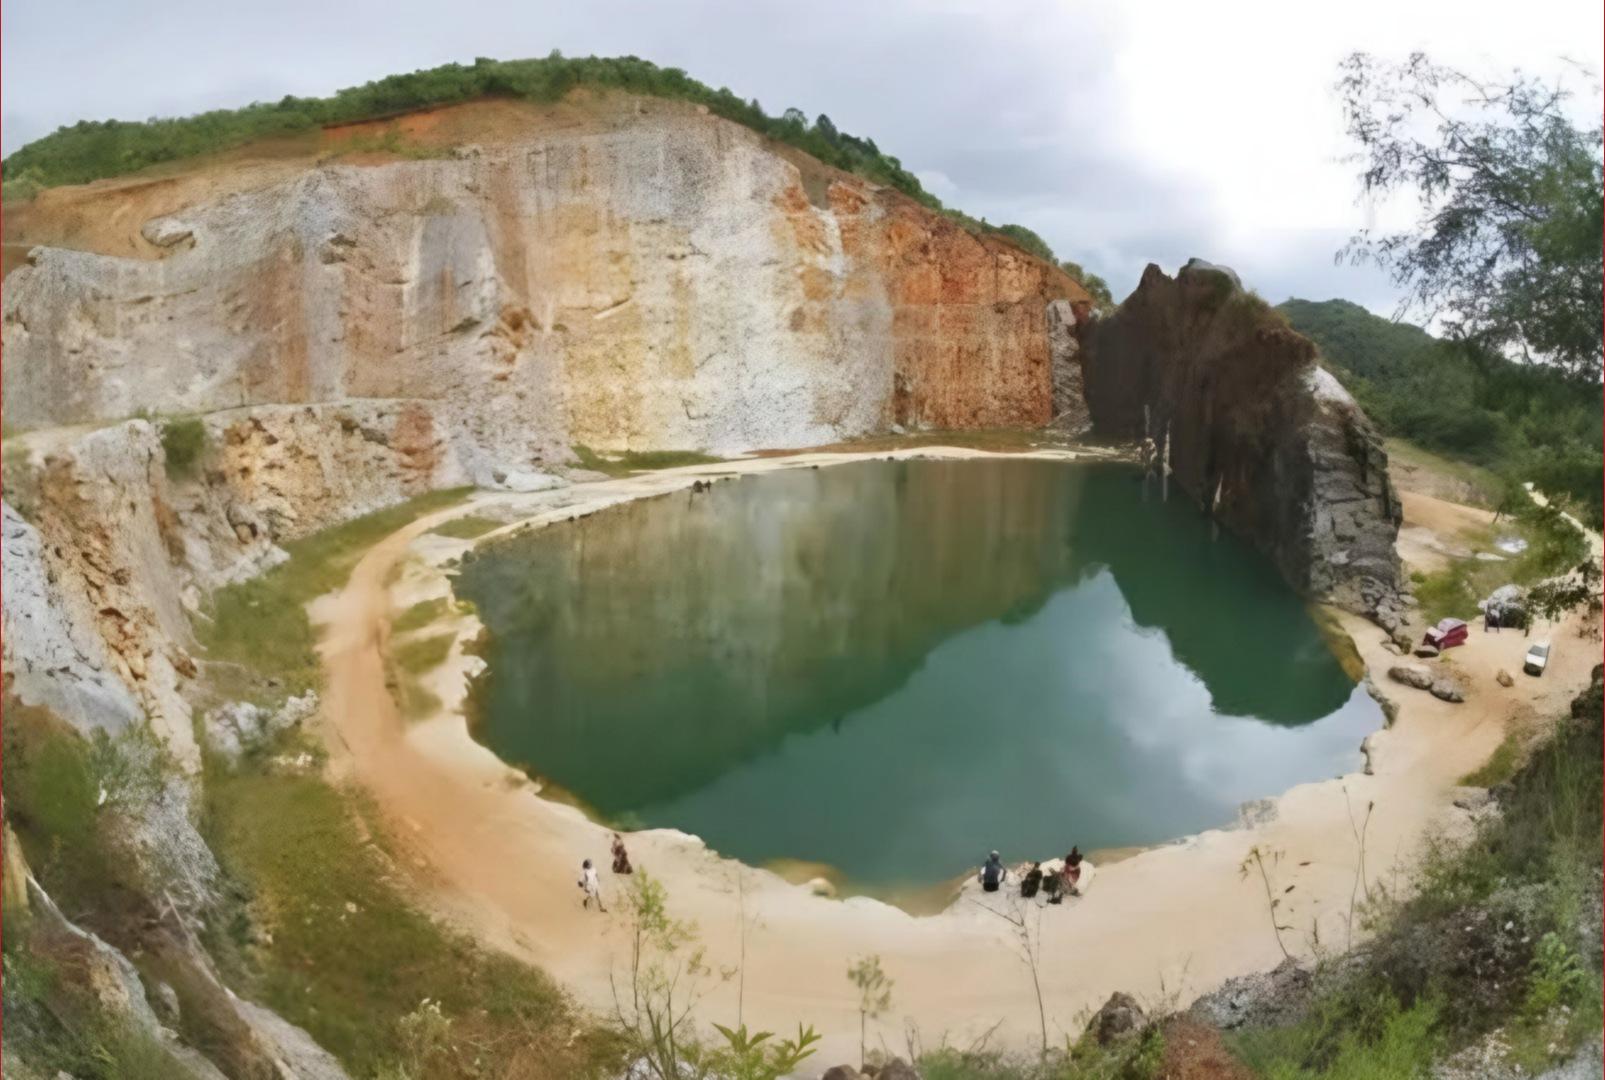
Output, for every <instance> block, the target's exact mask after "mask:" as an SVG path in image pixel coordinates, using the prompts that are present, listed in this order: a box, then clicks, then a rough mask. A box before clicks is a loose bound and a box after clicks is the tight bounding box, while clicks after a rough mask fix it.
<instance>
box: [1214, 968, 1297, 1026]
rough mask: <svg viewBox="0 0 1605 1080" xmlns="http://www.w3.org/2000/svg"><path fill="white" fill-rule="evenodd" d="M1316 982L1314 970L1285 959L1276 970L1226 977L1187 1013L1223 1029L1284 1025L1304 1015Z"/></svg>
mask: <svg viewBox="0 0 1605 1080" xmlns="http://www.w3.org/2000/svg"><path fill="white" fill-rule="evenodd" d="M1314 983H1315V976H1314V974H1313V973H1312V972H1310V971H1309V970H1308V969H1306V968H1302V967H1300V966H1299V965H1298V964H1297V962H1295V961H1293V960H1284V961H1282V963H1281V964H1279V965H1278V966H1277V967H1276V968H1275V969H1274V970H1271V971H1265V972H1256V973H1255V974H1253V975H1241V976H1238V977H1237V978H1235V979H1227V980H1226V981H1225V982H1224V983H1222V984H1221V987H1220V989H1218V990H1214V991H1211V992H1210V993H1208V994H1205V995H1204V996H1203V997H1201V998H1199V999H1198V1000H1197V1001H1195V1002H1193V1004H1192V1006H1191V1007H1190V1008H1189V1009H1188V1010H1187V1013H1186V1015H1187V1016H1189V1017H1191V1018H1193V1019H1195V1020H1198V1021H1200V1022H1202V1023H1205V1024H1209V1025H1211V1026H1212V1027H1217V1028H1220V1029H1221V1030H1222V1031H1234V1030H1238V1029H1241V1028H1257V1027H1270V1026H1275V1025H1279V1024H1285V1023H1289V1022H1291V1021H1292V1020H1295V1019H1299V1018H1301V1017H1302V1015H1303V1013H1304V1009H1305V1007H1306V1005H1307V1004H1308V1002H1309V999H1310V994H1311V989H1312V987H1313V986H1314Z"/></svg>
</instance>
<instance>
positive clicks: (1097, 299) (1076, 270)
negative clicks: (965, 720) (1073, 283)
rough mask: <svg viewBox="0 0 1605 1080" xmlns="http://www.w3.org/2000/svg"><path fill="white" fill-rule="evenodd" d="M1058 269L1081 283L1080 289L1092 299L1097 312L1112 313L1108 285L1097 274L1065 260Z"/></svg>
mask: <svg viewBox="0 0 1605 1080" xmlns="http://www.w3.org/2000/svg"><path fill="white" fill-rule="evenodd" d="M1059 269H1061V270H1063V271H1064V272H1065V273H1067V274H1069V275H1070V276H1071V277H1073V278H1075V279H1076V280H1077V281H1079V282H1081V287H1082V288H1083V289H1086V290H1087V295H1089V296H1091V297H1092V306H1093V308H1094V309H1095V310H1097V311H1103V312H1108V311H1113V310H1114V309H1115V298H1114V295H1113V294H1112V293H1110V291H1109V283H1108V282H1107V281H1105V280H1104V279H1103V278H1101V277H1099V276H1098V275H1097V274H1093V273H1089V272H1088V271H1086V270H1083V269H1082V268H1081V264H1080V263H1077V262H1071V261H1070V260H1069V259H1065V260H1064V261H1063V262H1061V263H1060V264H1059Z"/></svg>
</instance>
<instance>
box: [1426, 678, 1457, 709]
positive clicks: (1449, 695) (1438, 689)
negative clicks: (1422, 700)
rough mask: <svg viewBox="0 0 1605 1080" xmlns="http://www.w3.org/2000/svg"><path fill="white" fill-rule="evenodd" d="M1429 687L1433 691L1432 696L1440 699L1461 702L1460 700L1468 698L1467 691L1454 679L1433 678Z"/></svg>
mask: <svg viewBox="0 0 1605 1080" xmlns="http://www.w3.org/2000/svg"><path fill="white" fill-rule="evenodd" d="M1427 689H1428V690H1429V691H1431V693H1432V696H1433V697H1435V698H1437V699H1438V700H1439V701H1449V702H1454V703H1455V704H1459V703H1460V702H1462V701H1464V700H1466V695H1465V692H1464V691H1463V690H1461V689H1460V684H1459V683H1457V682H1455V681H1454V680H1453V679H1446V678H1438V679H1433V680H1432V685H1431V686H1429V687H1428V688H1427Z"/></svg>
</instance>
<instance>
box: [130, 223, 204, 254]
mask: <svg viewBox="0 0 1605 1080" xmlns="http://www.w3.org/2000/svg"><path fill="white" fill-rule="evenodd" d="M139 235H141V236H143V237H144V238H145V239H146V240H148V241H150V242H151V243H152V244H155V245H156V246H157V247H160V248H170V247H176V246H177V245H179V244H181V243H183V242H184V241H185V240H193V239H194V237H195V230H194V229H193V228H191V227H190V226H188V225H186V224H184V223H183V222H182V221H179V220H178V219H177V218H170V217H169V218H156V219H154V220H152V221H147V222H145V225H144V227H143V228H142V229H140V230H139Z"/></svg>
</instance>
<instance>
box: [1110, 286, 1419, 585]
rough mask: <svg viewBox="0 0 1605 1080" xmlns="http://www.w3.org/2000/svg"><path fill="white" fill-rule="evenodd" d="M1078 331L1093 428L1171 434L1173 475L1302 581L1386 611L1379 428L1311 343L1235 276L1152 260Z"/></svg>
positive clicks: (1392, 533)
mask: <svg viewBox="0 0 1605 1080" xmlns="http://www.w3.org/2000/svg"><path fill="white" fill-rule="evenodd" d="M1084 339H1085V340H1084V341H1083V343H1082V348H1083V355H1082V358H1081V359H1082V364H1083V370H1084V380H1085V386H1086V397H1087V404H1088V406H1089V409H1090V411H1091V414H1092V421H1093V424H1094V427H1095V430H1096V431H1097V432H1098V433H1100V434H1102V435H1106V436H1109V437H1113V438H1119V439H1129V440H1132V441H1139V440H1142V439H1144V438H1145V437H1146V438H1152V439H1153V440H1154V442H1155V444H1156V445H1158V446H1159V447H1161V448H1164V447H1165V446H1166V445H1167V444H1168V449H1169V461H1170V466H1171V469H1172V470H1173V471H1172V480H1173V481H1174V482H1175V483H1176V484H1177V485H1179V486H1180V488H1181V489H1182V491H1184V492H1185V493H1186V494H1187V495H1189V496H1191V497H1192V498H1193V499H1195V500H1197V501H1198V503H1199V504H1200V505H1201V506H1202V507H1203V508H1204V509H1205V511H1206V512H1208V513H1210V514H1212V515H1213V516H1214V517H1215V518H1216V519H1218V520H1219V521H1220V522H1221V523H1222V524H1224V525H1225V526H1227V527H1228V528H1230V529H1232V530H1233V531H1234V532H1236V533H1238V534H1239V535H1241V536H1243V537H1244V538H1246V539H1247V540H1248V541H1249V542H1250V543H1252V544H1254V545H1255V546H1256V547H1257V548H1259V549H1260V550H1262V551H1264V552H1265V553H1266V554H1267V555H1269V556H1270V557H1271V559H1272V560H1273V561H1274V562H1275V564H1276V566H1277V568H1278V569H1279V570H1280V571H1281V573H1282V575H1283V576H1284V577H1285V578H1286V579H1287V580H1288V582H1289V583H1291V584H1292V585H1293V587H1294V588H1296V589H1298V590H1299V591H1300V592H1302V593H1304V594H1305V595H1308V596H1312V597H1316V598H1321V599H1326V600H1331V601H1333V602H1335V603H1337V604H1340V605H1341V606H1343V607H1346V608H1349V609H1351V610H1354V611H1358V612H1362V613H1365V614H1377V613H1381V612H1387V613H1392V612H1393V611H1394V610H1395V608H1396V607H1397V606H1398V604H1399V600H1398V597H1399V593H1400V576H1399V560H1398V555H1397V553H1396V552H1395V550H1394V540H1395V538H1396V537H1397V535H1398V529H1399V521H1400V506H1399V501H1398V499H1397V497H1396V496H1395V494H1394V491H1393V487H1392V484H1391V483H1390V482H1389V480H1388V470H1387V454H1386V453H1385V452H1384V451H1383V449H1382V444H1381V440H1380V438H1379V437H1378V435H1377V433H1376V430H1375V428H1374V427H1373V426H1372V425H1371V423H1370V421H1369V420H1368V419H1367V418H1366V416H1365V414H1364V413H1363V412H1362V411H1361V410H1360V407H1359V406H1358V405H1357V404H1356V403H1355V401H1354V399H1353V398H1352V397H1350V396H1349V394H1348V393H1347V392H1346V391H1345V390H1344V389H1343V388H1342V386H1340V385H1339V384H1338V382H1337V380H1336V379H1334V378H1333V377H1332V376H1331V375H1330V374H1328V373H1327V372H1326V371H1325V370H1324V369H1322V368H1321V367H1320V366H1319V364H1318V363H1317V357H1316V350H1315V346H1314V345H1313V344H1312V343H1311V342H1310V341H1309V340H1308V339H1306V338H1304V337H1302V336H1300V335H1299V334H1297V333H1295V332H1294V331H1293V330H1292V329H1291V328H1290V327H1289V326H1288V325H1287V324H1286V322H1285V321H1283V320H1282V319H1281V318H1280V317H1279V316H1277V315H1276V313H1275V312H1274V311H1272V310H1271V309H1270V308H1268V307H1267V306H1266V305H1265V304H1264V303H1263V302H1262V301H1260V300H1259V298H1258V297H1256V296H1254V295H1253V294H1251V293H1248V292H1245V291H1244V290H1243V289H1242V288H1241V286H1240V285H1239V284H1238V283H1237V280H1236V276H1235V275H1233V274H1231V273H1230V272H1229V271H1226V270H1223V269H1222V268H1219V267H1213V266H1210V265H1209V264H1203V263H1198V262H1196V261H1195V262H1194V263H1191V264H1189V265H1188V266H1187V267H1185V268H1183V270H1182V271H1181V272H1180V273H1179V274H1178V275H1177V276H1176V277H1175V278H1171V277H1169V276H1167V275H1166V274H1165V273H1164V272H1162V271H1161V270H1160V269H1159V268H1158V267H1157V266H1152V265H1150V266H1149V267H1148V269H1147V270H1146V271H1144V273H1143V277H1142V282H1141V284H1140V285H1139V286H1138V288H1137V290H1136V292H1134V293H1133V294H1132V295H1131V296H1130V297H1129V298H1128V299H1127V300H1126V301H1125V302H1124V303H1123V304H1121V306H1120V308H1119V309H1118V310H1117V311H1116V312H1115V313H1114V314H1112V315H1110V316H1107V317H1105V318H1102V319H1099V320H1096V321H1095V322H1093V323H1092V324H1091V325H1090V327H1089V328H1088V330H1087V332H1086V333H1085V334H1084Z"/></svg>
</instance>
